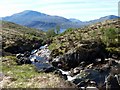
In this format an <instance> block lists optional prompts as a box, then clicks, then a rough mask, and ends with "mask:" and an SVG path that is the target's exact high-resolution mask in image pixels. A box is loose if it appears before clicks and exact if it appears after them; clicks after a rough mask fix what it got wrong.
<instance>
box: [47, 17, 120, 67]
mask: <svg viewBox="0 0 120 90" xmlns="http://www.w3.org/2000/svg"><path fill="white" fill-rule="evenodd" d="M119 23H120V19H116V20H107V21H104V22H101V23H96V24H93V25H90V26H86V27H84V28H79V29H75V30H74V29H68V30H67V31H65V32H64V33H62V34H60V35H59V36H56V37H54V39H53V41H52V43H51V45H50V46H49V49H50V50H52V53H51V56H52V58H58V57H59V60H60V61H62V60H63V62H69V63H70V62H71V63H72V65H73V67H76V65H78V64H79V63H78V61H79V60H81V61H86V63H91V62H94V60H96V59H97V58H101V60H102V59H104V58H107V57H116V58H120V57H119V56H120V41H119V40H120V32H119V28H120V26H119ZM95 53H96V54H95ZM100 53H101V54H100ZM92 54H93V55H92ZM99 54H100V56H99ZM66 60H67V61H66ZM76 60H78V61H77V64H76V63H74V62H76ZM81 61H80V62H81ZM73 63H74V64H73ZM63 67H64V65H63ZM70 67H71V65H66V69H67V68H70ZM64 68H65V67H64Z"/></svg>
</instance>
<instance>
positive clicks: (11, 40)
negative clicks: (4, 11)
mask: <svg viewBox="0 0 120 90" xmlns="http://www.w3.org/2000/svg"><path fill="white" fill-rule="evenodd" d="M0 35H1V36H2V48H3V55H4V51H5V52H9V53H12V54H15V53H19V52H24V51H26V50H28V51H30V50H32V49H33V48H38V47H40V45H41V44H42V42H43V39H44V37H45V35H46V34H45V33H44V32H43V31H40V30H37V29H31V28H27V27H24V26H20V25H17V24H15V23H11V22H6V21H2V29H0Z"/></svg>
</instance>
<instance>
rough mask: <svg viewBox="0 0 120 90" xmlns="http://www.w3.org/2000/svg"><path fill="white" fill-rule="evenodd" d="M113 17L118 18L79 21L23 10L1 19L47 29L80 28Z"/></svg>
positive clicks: (109, 16)
mask: <svg viewBox="0 0 120 90" xmlns="http://www.w3.org/2000/svg"><path fill="white" fill-rule="evenodd" d="M115 18H118V16H115V15H108V16H105V17H101V18H99V19H95V20H91V21H80V20H78V19H74V18H71V19H67V18H64V17H61V16H52V15H48V14H44V13H41V12H37V11H32V10H25V11H23V12H20V13H16V14H13V15H11V16H7V17H3V18H2V19H3V20H5V21H10V22H14V23H17V24H20V25H23V26H27V27H31V28H36V29H40V30H44V31H47V30H49V29H55V28H56V27H57V26H60V28H61V29H68V28H80V27H83V26H85V25H89V24H93V23H96V22H102V21H105V20H110V19H115Z"/></svg>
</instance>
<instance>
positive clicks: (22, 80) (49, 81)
mask: <svg viewBox="0 0 120 90" xmlns="http://www.w3.org/2000/svg"><path fill="white" fill-rule="evenodd" d="M15 60H16V58H15V57H14V56H6V57H3V59H2V62H3V63H2V73H3V75H5V76H3V81H1V82H0V84H1V86H2V88H70V87H74V86H73V85H72V84H71V83H68V82H66V81H64V80H63V79H61V78H60V77H59V76H57V75H54V74H53V73H37V72H36V71H35V69H34V66H32V65H20V66H19V65H17V64H16V62H15Z"/></svg>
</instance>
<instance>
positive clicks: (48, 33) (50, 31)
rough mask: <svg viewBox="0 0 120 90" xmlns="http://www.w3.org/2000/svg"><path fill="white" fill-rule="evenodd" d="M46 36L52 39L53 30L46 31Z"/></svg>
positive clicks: (54, 34)
mask: <svg viewBox="0 0 120 90" xmlns="http://www.w3.org/2000/svg"><path fill="white" fill-rule="evenodd" d="M46 36H47V38H52V37H54V36H56V33H55V30H54V29H51V30H48V31H47V32H46Z"/></svg>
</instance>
